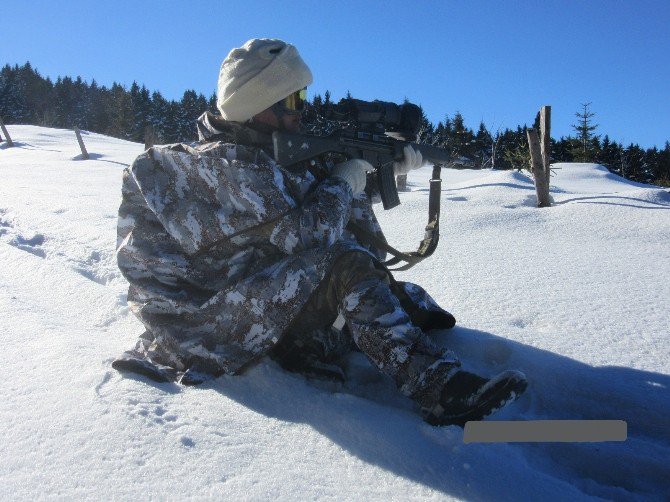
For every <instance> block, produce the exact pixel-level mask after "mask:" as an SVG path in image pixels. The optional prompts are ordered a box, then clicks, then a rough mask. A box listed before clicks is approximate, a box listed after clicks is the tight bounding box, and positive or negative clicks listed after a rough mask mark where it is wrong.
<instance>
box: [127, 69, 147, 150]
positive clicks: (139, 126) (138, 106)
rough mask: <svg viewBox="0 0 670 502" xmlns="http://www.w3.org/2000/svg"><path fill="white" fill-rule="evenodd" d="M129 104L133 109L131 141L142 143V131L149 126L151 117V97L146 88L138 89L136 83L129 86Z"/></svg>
mask: <svg viewBox="0 0 670 502" xmlns="http://www.w3.org/2000/svg"><path fill="white" fill-rule="evenodd" d="M130 102H131V106H132V109H133V129H132V132H131V140H132V141H138V142H143V141H144V130H145V128H146V126H147V125H149V116H150V115H151V96H150V95H149V91H148V90H147V88H146V87H144V86H142V87H140V86H139V85H138V84H137V82H133V84H132V85H131V86H130Z"/></svg>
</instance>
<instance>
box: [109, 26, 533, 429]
mask: <svg viewBox="0 0 670 502" xmlns="http://www.w3.org/2000/svg"><path fill="white" fill-rule="evenodd" d="M311 83H312V75H311V72H310V70H309V68H308V67H307V66H306V64H305V63H304V62H303V60H302V59H301V58H300V56H299V54H298V52H297V50H296V49H295V47H293V46H292V45H290V44H286V43H284V42H282V41H280V40H269V39H255V40H250V41H249V42H247V43H246V44H245V45H244V46H243V47H241V48H238V49H233V50H232V51H231V52H230V54H229V55H228V57H227V58H226V59H225V60H224V62H223V64H222V66H221V71H220V74H219V83H218V91H217V98H218V99H217V105H218V108H219V110H220V112H221V117H218V116H215V115H212V114H210V113H205V114H203V115H202V116H201V117H200V118H199V119H198V131H199V137H200V142H199V143H198V145H197V146H188V145H185V144H177V145H169V146H166V147H158V148H151V149H149V150H148V151H147V152H145V153H143V154H142V155H140V156H139V157H138V158H137V159H136V160H135V162H134V163H133V164H132V166H131V167H130V168H129V169H127V170H126V171H125V173H124V178H123V202H122V204H121V207H120V209H119V226H118V252H117V257H118V264H119V268H120V269H121V271H122V272H123V275H124V277H125V278H126V279H127V280H128V282H129V283H130V288H129V291H128V303H129V305H130V308H131V309H132V311H133V312H134V313H135V315H137V317H138V318H139V319H140V320H141V321H142V323H143V324H144V325H145V327H146V332H145V333H144V334H143V335H142V336H141V337H140V339H139V341H138V343H137V346H136V347H135V348H134V349H133V350H131V351H128V352H126V353H125V354H124V355H123V356H122V357H120V358H119V359H117V360H116V361H115V362H114V363H113V366H114V367H115V368H117V369H119V370H122V371H134V372H138V373H142V374H144V375H147V376H149V377H151V378H153V379H155V380H159V381H170V380H176V381H180V382H182V383H184V384H193V383H199V382H201V381H202V380H203V379H205V378H207V377H209V376H211V375H214V376H216V375H221V374H224V373H228V374H239V373H242V372H243V371H244V369H245V368H246V367H247V366H249V365H250V364H252V363H253V362H255V361H257V360H258V359H259V358H260V357H262V356H264V355H269V356H270V357H272V358H274V359H275V360H276V361H278V362H279V364H281V365H282V366H283V367H285V368H286V369H288V370H291V371H300V372H303V373H306V374H308V375H321V376H324V375H328V376H331V377H343V375H342V373H341V370H340V368H339V367H338V366H336V365H334V364H332V362H333V361H334V360H335V359H336V358H337V357H339V356H341V355H342V354H343V353H345V352H347V351H350V350H352V349H354V350H355V349H356V348H358V349H359V350H361V351H362V352H363V353H364V354H365V355H366V356H367V357H368V358H369V360H370V361H371V362H372V363H373V364H374V365H375V366H376V367H377V368H379V370H380V371H382V372H384V373H385V374H387V375H389V376H390V377H391V378H393V380H394V381H395V383H396V384H397V386H398V389H399V390H400V392H402V393H403V394H404V395H406V396H408V397H409V398H411V399H413V400H414V401H415V402H416V403H417V404H418V406H419V408H420V410H421V413H422V416H423V418H424V419H425V420H426V421H428V422H430V423H433V424H461V425H462V424H464V423H465V421H466V420H478V419H481V418H482V417H484V416H486V415H488V414H490V413H492V412H493V411H495V410H496V409H497V408H499V407H501V406H503V405H505V404H506V403H508V402H511V401H512V400H514V399H515V398H516V397H517V396H518V395H519V394H520V393H522V392H523V391H524V389H525V387H526V380H525V377H524V375H523V374H522V373H520V372H516V371H507V372H504V373H501V374H500V375H498V376H496V377H494V378H492V379H490V380H488V379H485V378H482V377H479V376H477V375H474V374H472V373H469V372H466V371H463V370H462V369H460V362H459V361H458V359H457V358H456V356H455V355H454V354H453V353H452V352H450V351H447V350H444V349H441V348H439V347H438V346H437V345H435V344H434V342H433V341H431V339H430V338H428V337H427V336H426V334H425V332H426V331H427V330H429V329H433V328H442V329H448V328H451V327H453V325H454V323H455V320H454V318H453V317H452V315H451V314H449V313H448V312H446V311H445V310H443V309H441V308H440V307H439V306H438V305H437V304H436V303H435V302H434V301H433V299H432V298H431V297H430V296H429V295H428V294H427V293H426V292H425V291H424V290H423V289H422V288H420V287H419V286H417V285H415V284H410V283H402V282H397V281H395V280H394V279H393V277H392V275H391V273H390V272H389V271H388V270H387V269H386V268H385V267H384V266H383V265H382V264H381V262H382V261H383V259H384V253H382V252H380V251H379V250H377V249H374V248H373V247H370V246H366V245H363V244H362V243H360V242H358V241H357V240H356V238H355V237H354V235H352V234H351V233H350V232H349V231H348V230H347V229H346V226H347V223H348V222H349V221H354V222H355V223H357V224H358V225H359V226H361V227H364V228H366V229H367V230H368V231H370V232H373V233H375V234H377V235H380V236H381V229H380V227H379V224H378V223H377V220H376V218H375V216H374V213H373V211H372V208H371V201H370V198H369V196H368V195H366V193H365V192H364V187H365V184H366V171H371V170H372V166H371V165H370V164H369V163H367V162H366V161H364V160H360V159H350V160H345V161H343V162H339V163H336V164H335V165H333V164H332V162H330V163H325V162H318V163H316V164H318V165H317V167H318V168H319V169H320V170H321V171H324V170H325V172H327V173H329V175H328V176H326V177H325V178H323V179H317V177H315V176H314V175H313V174H312V172H316V171H315V170H314V169H310V167H314V165H315V164H312V165H311V166H310V165H304V166H290V168H287V167H285V166H280V165H278V164H277V163H276V162H275V161H274V160H273V157H272V142H271V133H272V132H273V131H276V130H280V131H281V130H284V131H292V132H296V131H298V130H299V121H300V112H301V110H302V107H303V104H304V99H305V88H306V86H307V85H309V84H311ZM421 164H422V157H421V154H420V152H417V151H414V150H412V149H411V148H408V149H407V150H406V151H405V156H404V159H403V160H402V162H397V163H396V164H395V165H394V168H395V171H396V173H406V172H408V171H409V170H411V169H416V168H419V167H421ZM338 318H339V319H343V320H344V325H343V326H342V325H340V328H341V329H337V328H335V327H334V326H333V325H334V324H335V323H336V320H337V319H338ZM338 325H339V323H338Z"/></svg>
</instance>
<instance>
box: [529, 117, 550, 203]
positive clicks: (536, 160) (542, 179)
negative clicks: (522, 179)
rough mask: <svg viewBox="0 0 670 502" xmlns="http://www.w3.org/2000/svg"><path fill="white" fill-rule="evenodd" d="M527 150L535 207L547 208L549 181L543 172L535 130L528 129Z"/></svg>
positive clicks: (540, 152)
mask: <svg viewBox="0 0 670 502" xmlns="http://www.w3.org/2000/svg"><path fill="white" fill-rule="evenodd" d="M526 133H527V135H528V148H529V149H530V166H531V169H532V171H533V178H535V192H536V193H537V207H549V206H550V205H551V203H550V202H549V181H548V177H547V176H546V175H545V172H544V164H543V163H542V149H541V147H540V138H538V136H537V131H536V130H535V129H528V130H527V131H526Z"/></svg>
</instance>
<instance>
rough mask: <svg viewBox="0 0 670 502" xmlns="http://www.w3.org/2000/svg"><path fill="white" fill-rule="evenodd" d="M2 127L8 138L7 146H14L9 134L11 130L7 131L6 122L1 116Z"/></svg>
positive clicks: (0, 124)
mask: <svg viewBox="0 0 670 502" xmlns="http://www.w3.org/2000/svg"><path fill="white" fill-rule="evenodd" d="M0 127H1V128H2V134H4V135H5V138H7V146H14V143H13V142H12V138H11V137H10V136H9V132H8V131H7V128H6V127H5V124H4V122H3V121H2V118H0Z"/></svg>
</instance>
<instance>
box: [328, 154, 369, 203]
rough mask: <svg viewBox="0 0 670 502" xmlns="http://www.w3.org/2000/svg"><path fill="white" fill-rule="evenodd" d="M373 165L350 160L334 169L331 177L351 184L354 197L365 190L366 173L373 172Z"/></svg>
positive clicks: (361, 160)
mask: <svg viewBox="0 0 670 502" xmlns="http://www.w3.org/2000/svg"><path fill="white" fill-rule="evenodd" d="M372 170H373V167H372V165H371V164H370V163H369V162H367V161H365V160H363V159H350V160H347V161H346V162H342V163H340V164H337V165H336V166H335V167H333V171H332V173H331V176H337V177H338V178H342V179H343V180H344V181H346V182H347V183H349V186H350V187H351V191H352V192H354V196H357V195H358V194H360V193H361V192H362V191H363V190H365V182H366V174H365V172H366V171H372Z"/></svg>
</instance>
